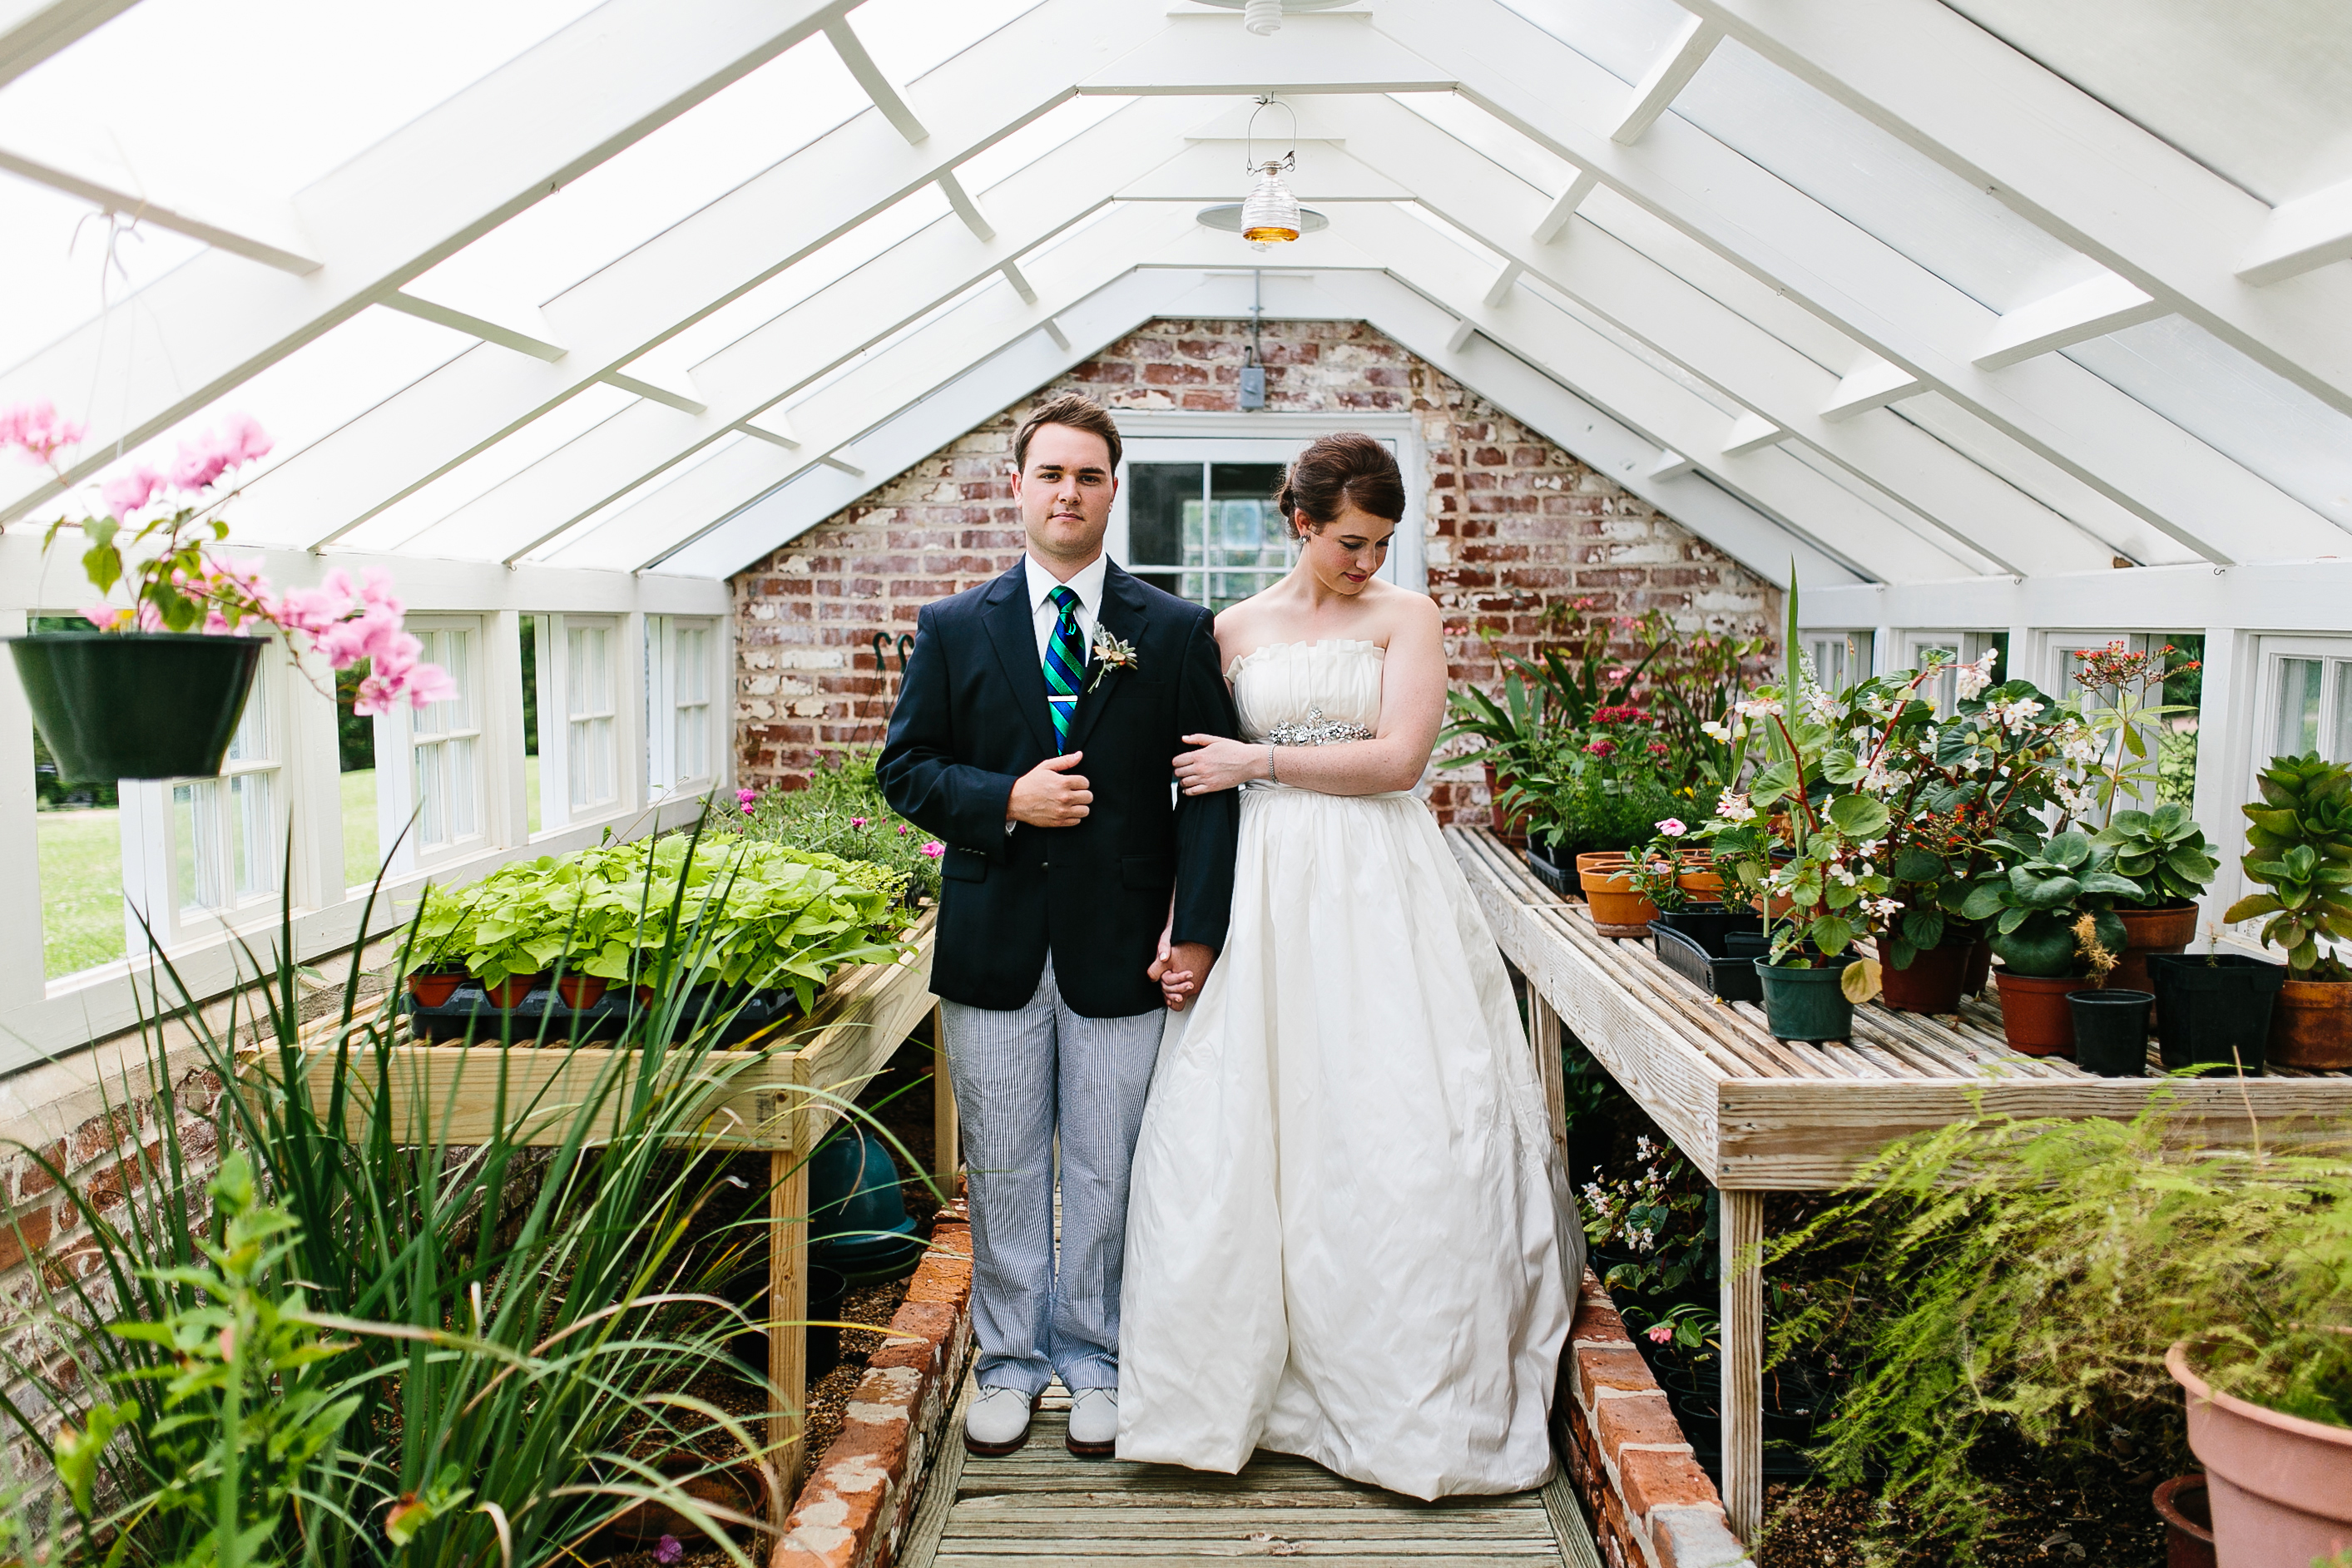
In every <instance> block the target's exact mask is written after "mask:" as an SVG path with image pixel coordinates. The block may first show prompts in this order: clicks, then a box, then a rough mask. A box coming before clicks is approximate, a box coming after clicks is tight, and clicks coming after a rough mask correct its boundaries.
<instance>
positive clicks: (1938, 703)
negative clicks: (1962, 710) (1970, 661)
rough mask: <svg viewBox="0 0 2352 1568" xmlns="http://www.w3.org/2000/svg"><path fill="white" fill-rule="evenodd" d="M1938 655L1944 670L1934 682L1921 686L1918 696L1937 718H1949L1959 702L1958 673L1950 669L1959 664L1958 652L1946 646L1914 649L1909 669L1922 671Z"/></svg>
mask: <svg viewBox="0 0 2352 1568" xmlns="http://www.w3.org/2000/svg"><path fill="white" fill-rule="evenodd" d="M1938 655H1941V656H1942V658H1943V660H1944V669H1943V671H1942V672H1941V673H1940V674H1937V676H1936V678H1935V679H1934V680H1931V681H1927V682H1926V683H1924V684H1922V685H1921V686H1920V687H1919V696H1920V698H1921V699H1922V700H1923V701H1925V702H1927V703H1928V704H1930V705H1932V706H1934V707H1935V710H1936V716H1937V718H1949V717H1951V716H1952V712H1953V709H1954V708H1955V707H1956V706H1958V703H1959V700H1960V673H1959V671H1958V670H1957V669H1955V668H1953V667H1952V666H1953V665H1955V664H1958V663H1959V658H1960V651H1959V650H1958V648H1954V647H1951V646H1948V645H1945V646H1940V647H1939V646H1934V645H1929V646H1924V647H1920V648H1916V649H1914V650H1913V651H1912V653H1911V667H1912V668H1913V669H1915V670H1924V669H1926V668H1927V661H1928V660H1930V659H1932V658H1935V657H1937V656H1938Z"/></svg>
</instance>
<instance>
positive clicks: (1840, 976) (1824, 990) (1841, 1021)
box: [1756, 955, 1857, 1043]
mask: <svg viewBox="0 0 2352 1568" xmlns="http://www.w3.org/2000/svg"><path fill="white" fill-rule="evenodd" d="M1855 962H1857V960H1856V959H1854V958H1853V957H1852V956H1843V955H1842V956H1839V957H1837V958H1833V959H1832V960H1830V962H1829V963H1827V964H1825V965H1823V966H1822V967H1819V968H1813V969H1798V968H1791V967H1789V966H1787V965H1784V964H1769V963H1767V962H1765V961H1764V960H1763V959H1761V958H1759V959H1757V960H1756V973H1757V975H1758V977H1759V978H1760V979H1761V980H1762V981H1763V983H1764V1023H1765V1027H1766V1028H1768V1029H1769V1030H1771V1031H1772V1033H1773V1035H1774V1036H1775V1037H1776V1038H1778V1039H1780V1040H1808V1041H1812V1042H1815V1043H1818V1042H1820V1041H1822V1040H1852V1039H1853V1003H1852V1002H1850V1001H1848V1000H1846V999H1845V989H1844V980H1845V971H1846V967H1847V966H1848V965H1850V964H1853V963H1855Z"/></svg>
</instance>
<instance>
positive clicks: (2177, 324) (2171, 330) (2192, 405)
mask: <svg viewBox="0 0 2352 1568" xmlns="http://www.w3.org/2000/svg"><path fill="white" fill-rule="evenodd" d="M2065 354H2066V357H2067V358H2068V359H2070V360H2072V361H2074V362H2075V363H2076V364H2078V365H2081V366H2083V367H2084V368H2085V369H2086V370H2088V371H2091V372H2092V373H2093V374H2095V375H2097V376H2099V377H2101V378H2103V379H2105V380H2106V381H2108V382H2113V383H2114V384H2115V385H2116V386H2118V387H2120V388H2122V389H2123V390H2124V391H2125V392H2128V393H2130V394H2131V395H2132V396H2133V397H2136V398H2137V399H2139V401H2140V402H2144V403H2146V404H2147V406H2148V407H2150V408H2152V409H2154V410H2156V412H2157V413H2160V414H2162V415H2164V417H2165V418H2167V419H2168V420H2170V421H2172V423H2175V424H2177V425H2179V426H2180V427H2181V428H2182V429H2183V430H2186V431H2188V432H2189V434H2191V435H2194V436H2196V437H2197V438H2198V439H2199V440H2200V441H2202V442H2204V443H2205V444H2207V445H2208V446H2210V447H2213V448H2214V449H2215V450H2217V451H2220V452H2224V453H2227V454H2228V455H2230V456H2231V457H2234V458H2236V459H2237V460H2238V461H2239V462H2240V463H2242V464H2244V465H2246V466H2247V467H2248V468H2251V469H2252V470H2253V471H2254V472H2255V473H2257V474H2259V475H2261V476H2263V478H2265V479H2267V480H2269V481H2270V482H2271V483H2272V484H2273V485H2275V486H2278V487H2279V488H2280V489H2282V490H2284V491H2285V492H2286V493H2287V494H2288V495H2290V496H2293V497H2294V498H2295V499H2296V500H2298V501H2301V502H2302V503H2303V504H2304V505H2305V506H2306V507H2310V508H2311V509H2312V510H2313V511H2315V512H2317V513H2318V514H2319V515H2320V516H2322V517H2326V518H2327V519H2328V521H2330V522H2332V523H2336V524H2337V525H2338V526H2340V527H2343V528H2352V414H2347V413H2342V412H2340V411H2338V410H2336V409H2333V408H2330V407H2329V406H2327V404H2326V403H2324V402H2320V401H2319V400H2318V399H2317V398H2315V397H2314V396H2312V395H2311V394H2310V393H2309V392H2305V391H2304V390H2303V389H2302V388H2301V387H2299V386H2296V385H2295V384H2294V382H2289V381H2288V380H2286V379H2285V378H2284V376H2281V375H2279V374H2278V373H2277V372H2275V371H2271V370H2269V369H2267V368H2265V367H2263V366H2262V365H2258V364H2256V363H2255V362H2254V361H2252V360H2250V359H2248V358H2247V357H2246V356H2245V355H2243V354H2242V353H2240V352H2239V351H2238V350H2235V349H2233V348H2231V347H2230V345H2229V344H2227V343H2224V342H2223V341H2221V340H2220V339H2219V338H2216V337H2215V336H2213V335H2212V334H2211V333H2210V332H2208V331H2206V330H2205V329H2203V328H2202V327H2199V326H2197V325H2195V324H2194V323H2192V322H2189V321H2185V320H2183V319H2180V318H2179V317H2178V316H2167V317H2165V318H2164V319H2161V320H2158V321H2150V322H2148V323H2147V324H2146V325H2144V326H2139V327H2132V328H2127V329H2125V330H2123V331H2121V332H2114V333H2110V334H2109V335H2108V336H2106V337H2104V338H2099V339H2095V340H2092V341H2090V342H2088V343H2077V344H2076V345H2075V346H2074V347H2073V348H2071V349H2068V350H2065Z"/></svg>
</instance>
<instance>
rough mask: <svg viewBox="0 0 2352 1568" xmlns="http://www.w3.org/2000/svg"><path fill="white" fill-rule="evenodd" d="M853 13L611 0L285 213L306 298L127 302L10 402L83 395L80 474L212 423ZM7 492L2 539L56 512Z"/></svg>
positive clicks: (145, 297)
mask: <svg viewBox="0 0 2352 1568" xmlns="http://www.w3.org/2000/svg"><path fill="white" fill-rule="evenodd" d="M847 3H848V0H605V4H604V5H599V6H597V7H596V8H595V9H594V10H593V11H591V12H589V13H588V14H587V15H586V16H583V17H581V18H580V19H579V20H578V21H576V22H574V23H572V25H571V26H567V27H565V28H563V29H562V30H561V31H559V32H557V33H556V34H554V35H553V36H552V37H549V38H547V39H546V40H544V41H543V42H541V43H540V44H538V45H535V46H534V47H531V48H530V49H527V50H525V51H524V52H523V53H522V54H521V55H520V56H518V57H515V58H514V59H513V60H510V61H509V62H508V63H507V64H506V65H504V66H501V67H500V68H499V69H497V70H495V71H493V72H491V73H490V74H489V75H488V76H487V77H485V78H482V79H481V80H479V81H478V82H476V83H475V84H474V85H473V86H471V87H469V88H467V89H465V90H464V91H462V92H459V93H457V95H456V96H455V97H452V98H450V99H446V100H445V101H444V102H442V103H441V104H439V105H438V106H436V108H434V109H432V110H429V111H427V112H426V113H425V114H423V115H420V116H419V117H417V118H416V119H415V120H411V121H410V122H409V123H408V124H406V125H404V126H403V127H402V128H401V129H400V130H399V131H394V133H393V134H392V135H390V136H388V137H386V138H384V139H383V141H379V142H377V143H376V144H375V145H374V146H373V147H372V148H370V149H368V150H367V151H366V152H362V153H361V154H360V155H359V156H358V157H356V158H353V159H351V160H349V161H348V162H344V163H343V164H341V166H339V167H338V168H337V169H336V170H335V171H334V172H332V173H331V174H328V175H326V176H325V177H324V178H322V179H320V180H319V181H317V182H316V183H313V184H311V185H310V186H309V187H308V188H307V189H305V190H303V191H300V192H298V193H296V195H295V197H294V202H293V205H294V209H295V212H296V214H297V215H298V216H299V220H300V222H301V225H302V227H303V230H304V232H305V233H306V234H307V235H309V236H310V240H311V242H312V246H313V248H311V249H310V250H309V252H308V254H310V255H311V256H315V257H316V258H317V259H318V261H319V262H320V268H319V270H318V271H317V272H314V273H312V274H310V275H309V276H308V277H304V278H302V279H300V280H299V283H298V282H297V281H296V280H294V279H292V278H289V277H286V276H285V275H284V274H282V273H280V272H278V271H277V270H275V269H263V268H257V267H252V266H251V265H250V264H249V263H248V262H247V261H246V260H245V259H244V258H242V257H239V256H230V255H227V254H226V253H207V254H205V255H202V256H194V257H192V258H191V259H190V260H188V261H187V262H185V263H184V264H183V265H182V266H180V267H174V268H173V269H172V270H171V271H170V272H168V273H166V274H165V275H164V276H163V277H159V278H157V279H156V280H155V281H154V282H153V283H152V284H150V285H148V286H147V287H145V288H142V289H141V290H139V292H138V293H137V294H135V295H133V296H132V297H131V302H129V308H132V309H135V310H136V311H137V312H138V314H139V319H140V330H139V332H138V333H137V334H136V335H135V340H133V335H132V334H127V333H124V332H121V331H119V330H118V331H115V332H114V333H113V334H112V335H111V338H109V336H108V333H107V331H106V329H105V328H104V326H103V325H102V324H101V323H100V322H98V321H90V322H88V323H86V324H84V325H83V326H82V327H80V328H78V329H75V330H74V331H73V332H71V333H69V334H68V335H67V336H66V337H65V338H63V339H61V340H58V342H56V343H54V344H52V345H50V346H49V347H48V348H47V349H45V350H42V351H41V352H39V353H37V354H36V355H34V356H33V357H32V358H30V359H28V360H26V361H23V362H22V363H20V364H18V365H17V366H16V368H15V369H13V370H12V371H8V372H7V373H6V374H5V375H0V403H9V402H18V401H21V400H24V399H28V398H35V397H55V396H58V394H59V392H61V391H70V390H72V389H89V406H88V407H87V408H86V409H77V410H75V413H77V414H78V415H80V416H83V417H86V418H87V419H88V421H89V425H90V436H89V442H88V444H86V445H85V446H84V448H83V451H84V452H85V453H87V454H89V455H87V456H85V457H84V458H83V459H82V460H81V461H79V463H77V464H75V465H73V466H71V467H70V468H68V470H67V476H66V481H65V482H66V483H68V484H72V483H78V482H79V480H81V479H83V478H86V477H88V476H89V475H90V474H92V473H95V472H96V471H97V470H98V469H99V468H100V466H102V465H104V464H105V463H106V462H107V461H108V456H107V455H108V454H110V453H111V452H112V451H113V450H114V449H115V447H116V444H117V443H119V442H120V443H124V444H136V443H138V442H141V441H144V440H146V439H147V438H148V437H149V436H151V435H153V434H156V433H157V432H159V431H161V430H163V429H164V428H166V427H167V426H169V425H171V424H173V423H175V422H177V421H179V420H181V419H184V418H186V417H187V416H188V415H189V414H192V413H195V412H197V411H198V410H200V409H202V408H204V407H205V405H206V404H208V403H210V402H212V401H213V400H214V399H215V398H217V397H218V396H220V395H221V394H222V393H223V392H226V391H228V390H229V389H230V388H232V387H234V386H236V385H237V384H238V383H239V382H243V381H245V380H247V378H248V377H250V376H252V375H254V374H256V373H257V372H258V371H262V370H264V369H266V368H267V367H268V366H269V365H271V364H273V363H275V362H276V361H278V360H280V359H283V358H284V357H285V356H286V355H288V354H289V353H291V352H293V351H294V350H296V349H298V348H299V347H301V346H302V345H303V344H305V343H307V342H310V340H312V339H314V338H316V337H318V336H319V335H320V333H322V332H325V331H327V330H328V329H331V328H332V327H334V326H335V325H336V324H338V323H339V322H341V321H343V320H345V319H349V318H350V317H352V316H354V315H356V314H358V313H359V312H360V311H361V310H362V309H364V308H367V307H368V306H369V305H370V304H372V303H373V302H375V301H376V300H377V299H379V298H382V297H383V295H384V294H385V293H386V292H388V291H390V290H393V289H397V288H400V287H404V286H405V285H406V284H407V283H408V282H409V280H410V279H412V278H414V277H416V276H417V275H419V274H420V273H423V272H425V270H426V269H428V268H430V267H433V266H434V265H435V264H436V263H437V262H439V261H441V260H442V259H444V258H445V257H446V256H449V255H451V254H452V253H454V252H456V251H457V250H458V249H460V248H461V247H463V246H466V245H467V244H468V243H470V242H471V241H473V240H474V239H476V238H478V237H479V236H480V235H484V234H486V233H488V231H489V230H490V229H492V228H495V227H496V226H497V225H499V224H500V223H502V222H504V221H505V220H506V219H507V218H509V217H510V216H512V215H513V214H516V213H518V212H520V211H521V210H522V209H523V208H525V207H527V206H529V205H530V204H532V203H533V202H536V201H537V200H539V199H540V198H541V196H544V195H545V194H547V193H549V192H550V191H551V190H555V189H557V188H559V187H561V186H562V185H564V184H566V183H569V182H571V181H572V180H574V179H576V178H578V177H579V176H580V175H581V174H583V173H584V172H587V171H588V170H590V169H593V168H594V167H596V166H597V165H598V164H599V163H602V162H604V161H605V160H606V159H608V158H610V157H612V156H613V155H614V153H616V152H620V151H621V150H622V149H624V148H625V147H628V146H630V145H631V144H632V143H634V142H635V141H637V140H638V139H639V138H641V137H643V136H644V135H646V133H647V132H648V131H653V130H655V129H656V128H657V127H659V126H662V125H664V124H667V122H668V121H670V120H673V119H675V118H677V116H678V115H680V114H682V113H684V112H685V111H686V110H688V109H691V108H692V107H694V106H695V105H696V104H698V103H700V102H701V101H703V100H704V99H707V98H709V96H710V95H711V94H713V93H715V92H717V91H718V90H719V89H721V88H723V87H726V86H727V85H728V84H730V82H733V81H736V80H738V79H739V78H741V77H743V76H745V75H746V74H748V73H749V72H751V71H752V70H754V69H756V68H759V67H760V66H761V65H763V64H765V63H766V62H767V61H769V60H771V59H772V58H774V57H776V56H777V55H779V54H782V52H783V51H784V50H786V49H788V48H790V47H792V46H793V45H794V44H796V43H798V42H800V41H801V40H802V39H803V38H804V37H809V36H810V35H811V34H813V33H814V32H815V31H816V30H817V28H818V27H819V26H822V24H823V20H824V16H827V15H828V14H830V13H831V12H833V11H834V10H835V9H838V8H840V7H842V6H843V5H846V4H847ZM58 488H59V486H58V483H57V482H56V481H54V480H52V481H47V482H44V483H42V484H40V485H38V486H36V487H35V488H33V489H32V490H30V491H28V492H19V493H17V494H15V495H13V496H9V495H6V494H5V492H0V497H5V499H0V521H5V520H8V519H10V518H13V517H21V516H23V515H24V514H25V512H26V511H27V510H29V509H30V508H31V507H35V506H37V505H38V504H39V503H40V502H41V501H43V500H45V499H47V497H50V496H54V495H55V494H57V493H58Z"/></svg>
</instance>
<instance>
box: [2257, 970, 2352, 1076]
mask: <svg viewBox="0 0 2352 1568" xmlns="http://www.w3.org/2000/svg"><path fill="white" fill-rule="evenodd" d="M2264 1055H2265V1057H2266V1058H2267V1060H2268V1061H2270V1063H2271V1065H2273V1066H2274V1067H2302V1068H2313V1069H2318V1070H2321V1071H2328V1072H2335V1071H2341V1070H2343V1069H2345V1068H2347V1067H2352V980H2289V981H2287V982H2286V984H2284V985H2283V986H2281V987H2280V988H2279V994H2278V1000H2276V1001H2274V1002H2273V1003H2272V1004H2271V1035H2270V1044H2269V1046H2268V1047H2267V1049H2266V1050H2265V1051H2264Z"/></svg>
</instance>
